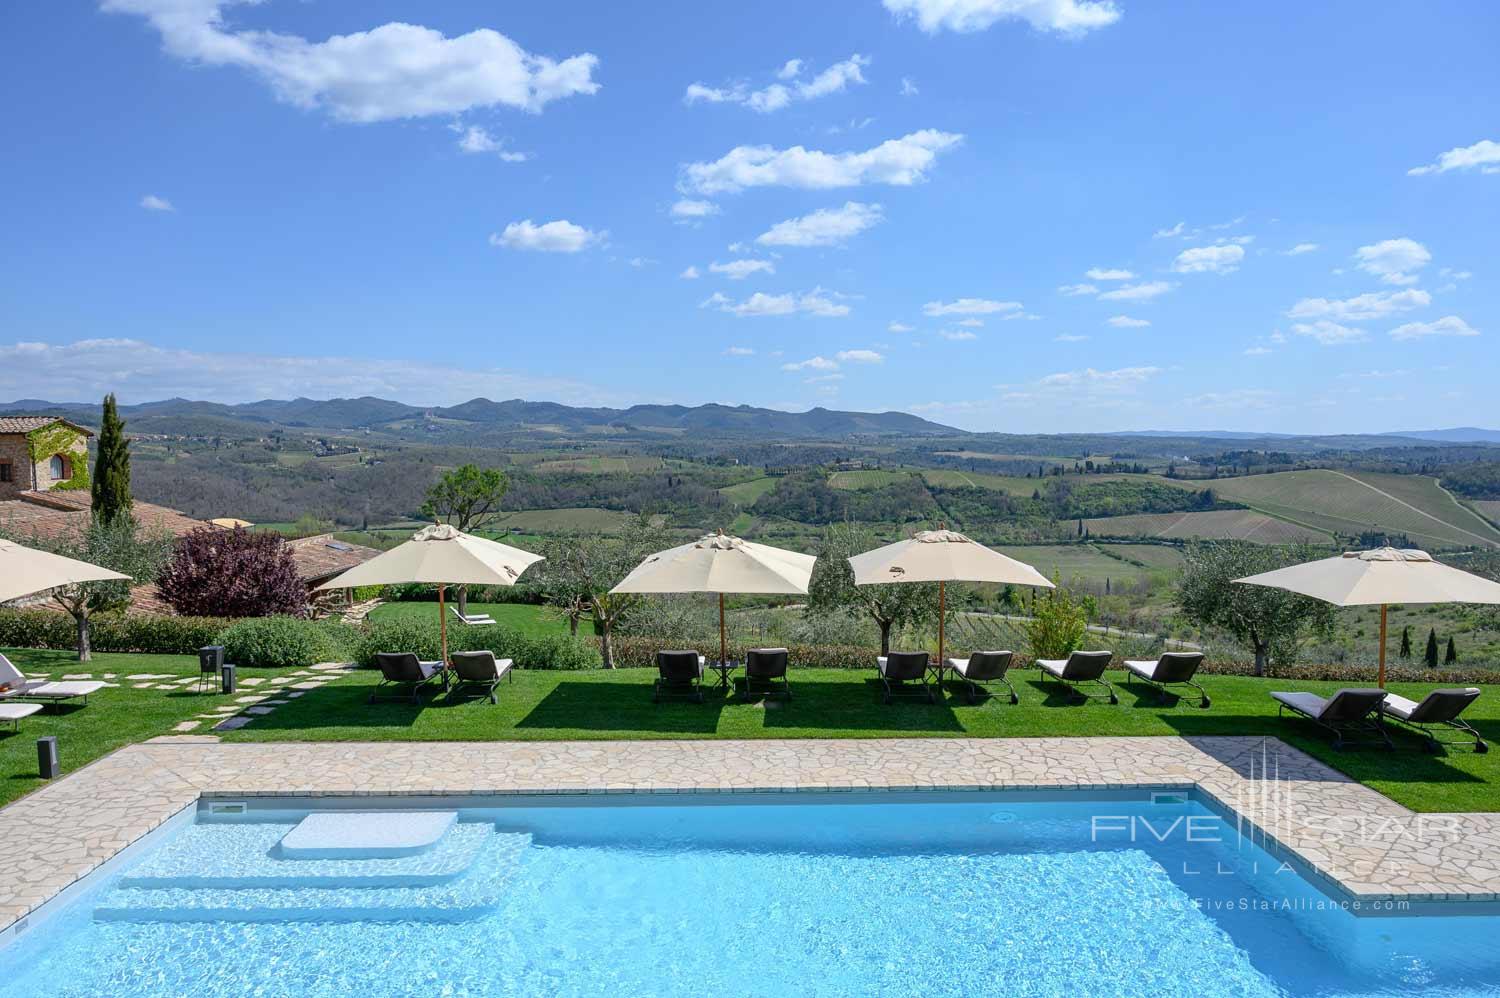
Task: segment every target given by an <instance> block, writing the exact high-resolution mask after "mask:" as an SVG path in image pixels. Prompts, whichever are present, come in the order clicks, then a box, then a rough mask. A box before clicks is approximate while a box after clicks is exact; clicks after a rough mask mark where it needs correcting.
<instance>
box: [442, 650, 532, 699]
mask: <svg viewBox="0 0 1500 998" xmlns="http://www.w3.org/2000/svg"><path fill="white" fill-rule="evenodd" d="M448 658H449V661H450V662H451V663H452V665H453V678H454V680H455V685H454V687H453V692H454V694H455V695H456V694H458V693H461V692H462V691H463V690H464V689H465V688H466V687H477V688H478V689H479V691H480V692H479V695H480V696H487V697H489V698H490V703H496V702H497V701H496V699H495V687H497V686H499V685H500V680H501V679H502V678H504V677H505V676H506V675H507V674H508V675H509V676H510V681H511V682H515V681H516V674H515V673H514V672H512V671H511V665H512V664H513V663H512V662H511V660H510V659H508V658H496V657H495V653H494V652H492V651H456V652H454V653H453V654H452V655H450V656H448Z"/></svg>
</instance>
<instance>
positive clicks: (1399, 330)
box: [1391, 315, 1479, 340]
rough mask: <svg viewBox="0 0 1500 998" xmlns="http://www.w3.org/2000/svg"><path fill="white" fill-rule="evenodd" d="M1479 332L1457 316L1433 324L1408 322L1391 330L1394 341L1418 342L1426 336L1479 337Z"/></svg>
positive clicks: (1447, 317)
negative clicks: (1417, 340)
mask: <svg viewBox="0 0 1500 998" xmlns="http://www.w3.org/2000/svg"><path fill="white" fill-rule="evenodd" d="M1478 335H1479V330H1477V329H1475V328H1474V327H1473V326H1471V325H1469V324H1468V323H1467V322H1465V321H1464V320H1462V319H1460V318H1459V317H1458V316H1456V315H1447V316H1444V317H1443V318H1441V319H1437V320H1434V321H1432V322H1408V323H1406V324H1405V325H1401V326H1397V327H1396V328H1395V329H1392V330H1391V339H1393V340H1416V339H1421V338H1423V337H1426V336H1478Z"/></svg>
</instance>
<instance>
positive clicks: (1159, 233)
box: [1151, 222, 1187, 239]
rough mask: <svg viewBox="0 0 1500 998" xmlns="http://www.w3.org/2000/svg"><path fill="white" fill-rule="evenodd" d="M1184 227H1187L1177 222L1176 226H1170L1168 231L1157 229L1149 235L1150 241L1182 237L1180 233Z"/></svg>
mask: <svg viewBox="0 0 1500 998" xmlns="http://www.w3.org/2000/svg"><path fill="white" fill-rule="evenodd" d="M1186 227H1187V226H1186V225H1185V224H1184V223H1182V222H1178V223H1177V224H1176V225H1174V226H1172V227H1171V228H1170V229H1157V230H1156V231H1155V232H1153V233H1152V234H1151V238H1152V239H1172V238H1175V237H1176V236H1180V235H1182V231H1183V229H1185V228H1186Z"/></svg>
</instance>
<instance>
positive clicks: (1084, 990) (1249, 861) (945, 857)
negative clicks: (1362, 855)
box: [0, 794, 1500, 998]
mask: <svg viewBox="0 0 1500 998" xmlns="http://www.w3.org/2000/svg"><path fill="white" fill-rule="evenodd" d="M596 800H597V798H596ZM660 800H661V799H660V798H656V799H654V800H639V799H631V798H611V799H609V801H608V802H607V803H605V804H602V805H600V806H579V805H570V806H559V805H556V804H553V805H552V806H545V804H539V805H537V806H533V803H532V802H531V801H528V802H527V805H526V806H504V807H497V808H493V809H472V808H469V809H461V808H458V807H456V806H455V809H456V810H459V813H460V823H459V824H458V825H457V826H456V827H454V828H453V829H452V830H451V831H449V832H448V834H447V835H446V836H445V837H444V838H443V839H442V840H441V841H440V842H439V843H438V844H437V845H436V846H434V847H433V848H431V849H429V850H427V851H424V852H422V853H419V854H416V855H409V856H400V857H390V858H384V859H378V860H361V859H359V858H342V859H340V858H336V859H319V860H316V861H307V860H303V861H297V862H292V861H289V860H286V859H282V858H279V857H278V856H277V852H276V841H277V840H278V839H279V838H280V836H281V835H282V834H284V833H285V831H286V830H288V829H290V828H291V827H292V826H293V825H295V823H296V822H297V821H298V820H299V819H300V818H301V817H302V816H303V815H304V814H305V812H292V811H278V810H269V809H268V810H261V811H256V812H252V813H251V814H249V815H246V816H244V817H240V818H235V819H219V818H211V817H209V816H207V815H204V814H200V815H199V816H198V818H197V823H196V824H190V825H185V826H183V827H181V828H179V829H176V830H174V831H172V832H171V833H170V834H169V835H168V836H166V837H165V838H164V839H163V840H162V841H160V842H158V843H156V844H154V845H152V846H151V847H150V848H148V849H147V850H145V851H143V852H142V853H141V854H140V855H138V856H136V857H134V858H132V859H131V860H129V861H128V862H127V863H126V864H124V865H123V866H122V867H120V868H119V869H117V870H114V871H112V872H111V873H109V874H108V875H107V876H104V877H103V878H101V880H100V882H99V883H97V884H96V885H92V886H90V888H89V889H88V890H87V891H86V892H85V893H83V894H81V895H79V896H77V897H76V898H75V899H73V900H72V901H71V902H69V903H68V904H67V906H66V907H65V908H64V909H63V910H62V911H60V912H59V913H57V914H56V915H54V916H52V917H50V918H47V919H45V920H42V921H40V922H38V923H37V924H36V926H35V927H34V928H32V929H30V930H29V931H27V932H25V933H23V934H21V935H20V936H19V937H18V938H17V940H16V941H15V942H14V943H12V944H11V945H9V946H7V947H6V948H5V949H3V950H0V994H3V995H5V996H6V998H32V996H42V995H48V996H80V998H82V996H89V998H114V996H120V998H126V996H145V995H151V996H165V995H192V996H231V995H255V996H281V995H289V996H290V995H296V996H301V998H325V996H335V995H337V996H340V998H346V996H368V998H383V996H396V995H402V996H408V995H434V996H471V995H472V996H480V995H485V996H488V995H526V996H536V995H580V996H582V995H590V996H594V995H693V996H699V995H816V996H839V998H844V996H871V995H924V996H943V995H1006V996H1021V995H1057V996H1063V995H1068V996H1076V995H1095V994H1110V995H1150V996H1153V998H1161V996H1169V995H1195V996H1215V995H1297V996H1301V995H1318V996H1356V995H1359V996H1366V995H1441V996H1460V995H1500V915H1485V914H1477V915H1476V914H1464V915H1445V914H1442V913H1441V912H1438V913H1432V912H1431V911H1430V910H1424V911H1423V912H1422V913H1421V914H1420V915H1410V914H1408V915H1405V916H1403V915H1384V916H1380V917H1356V916H1355V915H1353V914H1351V913H1349V912H1347V911H1345V910H1343V909H1342V908H1340V907H1338V906H1337V904H1336V903H1335V902H1333V901H1331V900H1330V899H1329V898H1327V897H1325V896H1324V895H1322V894H1320V893H1318V892H1317V891H1316V890H1314V889H1313V888H1312V887H1311V886H1310V885H1309V884H1308V883H1307V882H1306V881H1304V880H1303V879H1301V878H1300V877H1299V876H1298V875H1296V874H1295V873H1294V872H1291V871H1289V870H1287V869H1286V868H1285V867H1283V866H1280V865H1279V864H1278V863H1277V862H1276V861H1275V860H1273V859H1272V858H1271V857H1269V856H1268V855H1266V854H1265V853H1264V852H1262V851H1260V850H1259V849H1258V848H1256V847H1255V846H1254V844H1252V843H1249V842H1244V841H1241V840H1239V839H1238V838H1237V836H1236V835H1235V828H1234V825H1233V823H1232V822H1224V821H1221V820H1220V819H1219V818H1218V817H1217V816H1216V815H1215V814H1214V813H1213V812H1212V811H1210V810H1208V809H1206V808H1205V807H1203V806H1202V805H1200V804H1198V803H1196V802H1192V801H1180V802H1175V803H1156V804H1153V803H1150V802H1148V801H1141V800H1135V801H1130V800H1121V799H1115V800H1105V799H1089V798H1087V797H1084V796H1073V797H1069V798H1067V799H1061V800H1058V799H1053V800H1041V801H1038V800H1020V799H1017V798H1015V797H1013V796H1006V795H1000V794H997V795H983V796H981V795H971V796H969V797H965V798H957V797H955V798H944V797H937V796H934V795H927V796H925V797H924V798H923V799H922V800H921V801H920V802H909V801H899V800H893V799H891V798H889V797H884V798H882V797H877V796H874V795H870V796H858V797H856V796H854V795H848V794H844V795H830V796H827V797H812V798H803V797H801V796H800V795H799V796H798V797H797V801H798V802H797V803H788V802H786V801H785V800H783V799H780V795H778V799H776V800H774V801H773V802H769V803H759V802H751V803H722V802H720V801H721V800H722V798H719V799H715V798H712V797H708V798H703V799H701V800H695V801H693V802H692V803H686V804H684V803H680V802H677V800H680V799H676V800H674V803H672V804H670V805H663V804H662V803H660ZM803 800H807V801H810V802H807V803H803V802H802V801H803ZM621 801H624V803H622V802H621Z"/></svg>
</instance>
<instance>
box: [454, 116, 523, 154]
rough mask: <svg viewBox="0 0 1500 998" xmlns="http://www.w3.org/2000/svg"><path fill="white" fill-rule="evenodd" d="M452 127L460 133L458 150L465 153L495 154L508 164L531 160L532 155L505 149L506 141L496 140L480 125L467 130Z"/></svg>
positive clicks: (461, 127)
mask: <svg viewBox="0 0 1500 998" xmlns="http://www.w3.org/2000/svg"><path fill="white" fill-rule="evenodd" d="M451 127H452V129H453V130H454V131H455V132H458V148H459V149H460V150H461V151H463V152H466V153H494V154H495V155H496V156H499V157H500V159H502V160H503V161H505V162H507V163H524V162H526V161H527V160H528V159H530V158H531V154H530V153H524V152H514V151H512V150H510V149H507V148H505V140H504V139H500V138H496V137H495V136H493V135H491V134H490V133H489V132H488V131H486V130H485V129H483V128H480V127H479V126H478V125H470V126H468V127H467V128H465V127H463V126H462V125H453V126H451Z"/></svg>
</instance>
